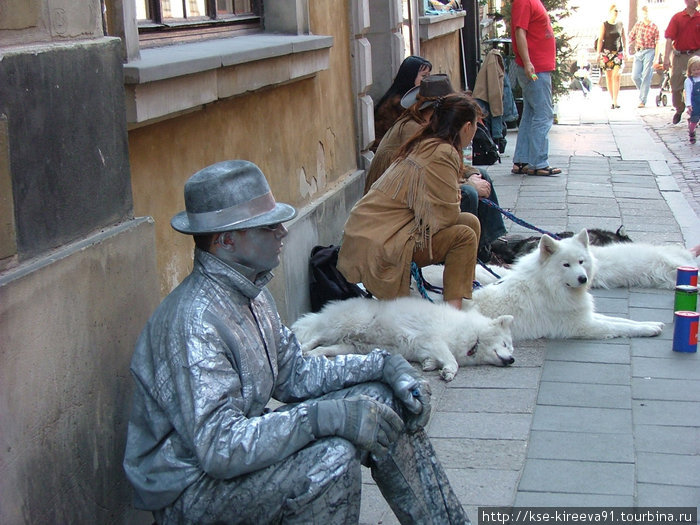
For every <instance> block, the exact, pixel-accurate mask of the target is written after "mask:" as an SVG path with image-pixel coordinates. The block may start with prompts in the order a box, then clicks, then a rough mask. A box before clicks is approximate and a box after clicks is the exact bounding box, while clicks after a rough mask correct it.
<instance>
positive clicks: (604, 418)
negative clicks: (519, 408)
mask: <svg viewBox="0 0 700 525" xmlns="http://www.w3.org/2000/svg"><path fill="white" fill-rule="evenodd" d="M532 429H533V430H556V431H562V432H600V433H610V434H630V433H632V410H625V409H616V408H590V407H561V406H553V405H552V406H550V405H537V407H536V408H535V413H534V416H533V418H532Z"/></svg>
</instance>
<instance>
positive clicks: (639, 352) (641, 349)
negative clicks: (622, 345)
mask: <svg viewBox="0 0 700 525" xmlns="http://www.w3.org/2000/svg"><path fill="white" fill-rule="evenodd" d="M666 331H668V332H671V333H672V332H673V327H672V326H665V327H664V332H666ZM662 335H663V334H662ZM672 347H673V344H672V343H669V339H668V338H663V339H661V338H658V337H643V338H642V337H640V338H636V339H632V340H630V349H631V352H632V356H633V358H636V357H651V358H658V359H675V356H674V354H676V352H674V351H673V349H672Z"/></svg>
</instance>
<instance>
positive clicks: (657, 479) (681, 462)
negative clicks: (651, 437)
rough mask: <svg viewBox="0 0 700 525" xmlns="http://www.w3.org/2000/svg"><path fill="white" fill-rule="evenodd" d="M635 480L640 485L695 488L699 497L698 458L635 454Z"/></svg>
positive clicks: (699, 476) (646, 453)
mask: <svg viewBox="0 0 700 525" xmlns="http://www.w3.org/2000/svg"><path fill="white" fill-rule="evenodd" d="M637 480H638V481H639V482H640V483H654V484H658V485H679V486H682V487H696V488H698V494H699V495H700V456H688V455H674V454H653V453H649V452H640V453H638V454H637Z"/></svg>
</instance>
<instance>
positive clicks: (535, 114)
mask: <svg viewBox="0 0 700 525" xmlns="http://www.w3.org/2000/svg"><path fill="white" fill-rule="evenodd" d="M516 72H517V76H518V84H520V88H521V89H522V92H523V114H522V115H521V116H520V125H519V126H518V141H517V142H516V143H515V153H514V154H513V162H514V163H526V164H528V165H529V166H530V167H531V168H535V169H541V168H546V167H548V166H549V138H548V134H549V130H550V129H551V128H552V121H553V119H554V112H553V110H552V74H551V72H549V71H545V72H542V73H537V77H538V78H537V80H532V79H531V78H529V77H527V76H526V75H525V70H524V69H523V68H522V67H520V66H516Z"/></svg>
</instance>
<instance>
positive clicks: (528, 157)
mask: <svg viewBox="0 0 700 525" xmlns="http://www.w3.org/2000/svg"><path fill="white" fill-rule="evenodd" d="M510 29H511V38H512V41H513V50H514V51H515V62H516V65H517V77H518V84H520V87H521V89H522V92H523V113H522V115H521V116H520V124H519V126H518V140H517V142H516V144H515V153H514V155H513V169H512V173H514V174H524V173H527V174H528V175H558V174H559V173H561V170H560V169H559V168H552V167H551V166H550V165H549V139H548V134H549V130H550V129H551V127H552V121H553V111H552V71H554V68H555V56H556V42H555V40H554V31H553V30H552V24H551V23H550V21H549V15H548V14H547V10H546V9H545V8H544V6H543V5H542V2H541V1H540V0H512V8H511V24H510Z"/></svg>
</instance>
